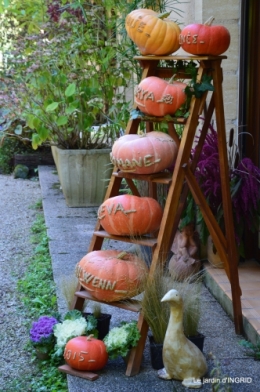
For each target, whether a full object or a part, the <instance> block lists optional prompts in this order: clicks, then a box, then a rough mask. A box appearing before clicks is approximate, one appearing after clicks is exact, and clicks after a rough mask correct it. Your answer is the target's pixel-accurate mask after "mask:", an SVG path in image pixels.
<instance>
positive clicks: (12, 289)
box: [0, 174, 41, 392]
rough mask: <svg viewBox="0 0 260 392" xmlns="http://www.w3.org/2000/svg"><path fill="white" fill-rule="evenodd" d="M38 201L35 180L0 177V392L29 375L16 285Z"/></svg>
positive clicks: (26, 255) (23, 266) (28, 248)
mask: <svg viewBox="0 0 260 392" xmlns="http://www.w3.org/2000/svg"><path fill="white" fill-rule="evenodd" d="M40 199H41V189H40V186H39V182H38V181H37V182H35V181H30V180H21V179H14V178H13V177H12V176H7V175H2V174H1V175H0V222H1V226H0V227H1V234H0V287H1V289H0V314H1V317H0V340H1V361H0V390H1V391H4V392H14V391H15V389H13V387H12V382H13V380H16V379H17V378H20V377H22V378H26V376H27V375H28V376H29V375H30V374H32V373H33V364H32V363H31V355H30V354H28V352H27V350H26V348H25V345H26V343H27V342H28V331H27V327H26V321H27V320H26V316H25V314H24V307H23V305H22V303H21V302H20V300H19V297H18V294H17V290H16V284H17V281H18V280H19V279H20V278H22V276H23V274H24V272H25V269H26V262H27V260H28V258H29V257H30V256H31V254H32V251H33V245H32V244H31V242H30V236H31V232H30V228H31V226H32V224H33V222H34V220H35V218H36V215H37V212H36V210H35V209H32V208H30V207H32V206H33V205H34V204H35V203H36V202H37V201H39V200H40ZM24 391H25V389H24Z"/></svg>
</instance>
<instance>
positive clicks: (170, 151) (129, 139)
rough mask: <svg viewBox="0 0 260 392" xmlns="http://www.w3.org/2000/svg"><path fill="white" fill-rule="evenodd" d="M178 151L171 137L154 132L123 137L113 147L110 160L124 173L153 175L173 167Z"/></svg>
mask: <svg viewBox="0 0 260 392" xmlns="http://www.w3.org/2000/svg"><path fill="white" fill-rule="evenodd" d="M177 151H178V148H177V146H176V143H175V141H174V140H173V139H172V138H171V137H170V136H169V135H167V134H166V133H163V132H156V131H152V132H148V133H146V134H144V135H137V134H130V135H124V136H121V137H120V138H119V139H118V140H117V141H116V142H115V143H114V145H113V147H112V152H111V153H110V159H111V162H112V163H113V164H114V165H116V166H117V167H118V168H119V169H120V170H122V171H125V172H133V173H137V174H151V173H157V172H159V171H162V170H164V169H167V168H168V167H170V166H171V165H173V164H174V162H175V158H176V155H177Z"/></svg>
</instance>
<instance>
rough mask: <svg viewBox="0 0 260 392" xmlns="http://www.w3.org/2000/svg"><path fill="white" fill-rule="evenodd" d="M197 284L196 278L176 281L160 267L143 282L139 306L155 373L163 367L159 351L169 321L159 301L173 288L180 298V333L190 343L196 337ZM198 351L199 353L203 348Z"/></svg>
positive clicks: (198, 316) (164, 307) (168, 314)
mask: <svg viewBox="0 0 260 392" xmlns="http://www.w3.org/2000/svg"><path fill="white" fill-rule="evenodd" d="M201 283H202V281H201V275H200V274H197V275H193V276H192V277H188V278H186V279H184V280H182V281H179V280H175V279H174V278H173V277H172V276H171V275H170V274H169V273H168V271H166V270H164V269H163V268H162V267H158V268H157V269H156V270H155V272H154V273H153V275H152V277H150V278H149V279H148V280H147V283H146V286H145V289H144V295H143V297H142V300H141V306H142V312H143V314H144V318H145V320H146V321H147V323H148V325H149V328H150V331H151V335H149V340H150V353H151V363H152V366H153V368H154V369H157V370H158V369H161V368H162V367H163V362H162V348H163V341H164V337H165V333H166V330H167V326H168V322H169V317H170V310H169V306H167V304H165V303H163V302H161V299H162V298H163V296H164V295H165V294H166V293H167V292H168V291H169V290H170V289H173V288H174V289H176V290H177V291H178V292H179V293H180V294H181V296H182V298H183V304H184V319H183V329H184V333H185V335H186V336H187V337H188V338H189V339H191V340H192V338H191V336H193V335H198V334H199V332H198V324H199V319H200V290H201ZM195 344H196V342H195ZM199 348H200V349H201V350H202V349H203V345H202V346H200V347H199Z"/></svg>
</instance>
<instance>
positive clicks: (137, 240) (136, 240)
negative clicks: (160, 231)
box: [94, 230, 157, 248]
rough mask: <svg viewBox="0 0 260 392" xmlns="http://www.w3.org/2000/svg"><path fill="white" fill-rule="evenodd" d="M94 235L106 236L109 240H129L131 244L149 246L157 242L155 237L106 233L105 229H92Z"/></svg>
mask: <svg viewBox="0 0 260 392" xmlns="http://www.w3.org/2000/svg"><path fill="white" fill-rule="evenodd" d="M94 235H96V236H97V237H102V238H107V239H110V240H115V241H122V242H130V243H132V244H139V245H144V246H149V247H151V248H152V247H154V245H156V244H157V238H151V237H145V236H140V237H127V236H121V235H112V234H108V233H107V232H106V231H105V230H98V231H94Z"/></svg>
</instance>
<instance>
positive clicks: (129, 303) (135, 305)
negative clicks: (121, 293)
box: [75, 290, 141, 312]
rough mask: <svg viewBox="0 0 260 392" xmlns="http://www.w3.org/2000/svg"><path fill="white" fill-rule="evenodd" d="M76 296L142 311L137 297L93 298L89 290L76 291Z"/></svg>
mask: <svg viewBox="0 0 260 392" xmlns="http://www.w3.org/2000/svg"><path fill="white" fill-rule="evenodd" d="M75 296H76V297H79V298H84V299H87V300H90V301H96V302H101V303H105V304H106V305H110V306H116V307H117V308H121V309H125V310H130V311H132V312H140V310H141V303H140V301H138V300H137V299H132V298H128V299H126V300H124V301H115V302H105V301H99V300H98V299H96V298H93V297H92V295H91V294H90V293H89V292H88V291H87V290H81V291H76V292H75Z"/></svg>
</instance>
